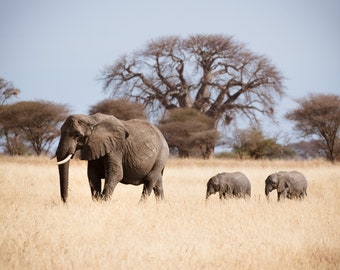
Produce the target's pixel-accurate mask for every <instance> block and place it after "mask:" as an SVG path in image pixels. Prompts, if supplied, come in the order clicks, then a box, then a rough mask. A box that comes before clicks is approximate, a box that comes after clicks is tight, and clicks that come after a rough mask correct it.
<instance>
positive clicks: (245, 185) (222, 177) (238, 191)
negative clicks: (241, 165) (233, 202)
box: [206, 172, 251, 199]
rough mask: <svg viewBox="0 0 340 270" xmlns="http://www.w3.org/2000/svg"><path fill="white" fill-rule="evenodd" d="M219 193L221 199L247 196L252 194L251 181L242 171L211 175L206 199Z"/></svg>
mask: <svg viewBox="0 0 340 270" xmlns="http://www.w3.org/2000/svg"><path fill="white" fill-rule="evenodd" d="M216 192H218V193H219V195H220V199H223V198H224V199H226V198H227V196H228V197H247V196H250V194H251V185H250V181H249V179H248V178H247V176H245V175H244V174H243V173H241V172H233V173H227V172H224V173H219V174H217V175H215V176H213V177H211V178H210V179H209V181H208V183H207V193H206V199H208V198H209V196H210V195H212V194H215V193H216Z"/></svg>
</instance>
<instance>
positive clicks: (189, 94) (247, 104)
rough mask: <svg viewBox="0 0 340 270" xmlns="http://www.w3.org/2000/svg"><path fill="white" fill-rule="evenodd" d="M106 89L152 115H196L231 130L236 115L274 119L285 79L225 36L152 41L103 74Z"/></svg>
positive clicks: (271, 66) (105, 70) (195, 36)
mask: <svg viewBox="0 0 340 270" xmlns="http://www.w3.org/2000/svg"><path fill="white" fill-rule="evenodd" d="M102 75H103V76H102V78H103V80H104V88H105V89H106V90H107V91H108V90H110V91H111V94H112V96H115V97H117V96H123V97H127V98H129V99H131V100H134V101H138V102H141V103H143V104H145V105H146V106H147V107H148V109H149V110H159V109H161V111H163V112H164V110H171V109H174V108H187V109H196V110H198V111H199V112H201V113H203V114H205V115H206V116H208V117H209V118H210V119H212V120H213V124H214V127H215V128H216V127H217V125H218V123H219V122H220V121H221V120H223V121H224V123H225V124H229V123H230V122H231V121H232V120H233V119H234V117H235V115H236V114H239V113H241V114H243V115H246V116H247V117H249V119H257V115H258V114H264V115H267V116H271V115H272V114H273V113H274V109H275V98H276V97H281V96H282V95H283V94H284V91H283V76H282V75H281V73H280V72H279V71H278V69H277V68H276V67H275V66H274V65H273V64H272V63H271V61H270V60H269V59H268V58H267V57H265V56H263V55H259V54H256V53H254V52H251V51H250V50H249V49H247V48H246V46H245V45H244V44H242V43H240V42H237V41H236V40H235V39H234V38H233V37H230V36H225V35H193V36H189V37H188V38H184V39H182V38H180V37H178V36H169V37H163V38H159V39H156V40H152V41H150V42H149V43H147V44H146V46H145V47H144V48H142V49H140V50H137V51H135V52H134V53H132V54H130V55H123V56H121V57H120V58H119V59H118V60H117V61H116V62H115V63H114V64H113V65H111V66H108V67H106V68H105V69H104V71H103V74H102Z"/></svg>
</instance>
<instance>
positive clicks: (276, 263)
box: [0, 157, 340, 269]
mask: <svg viewBox="0 0 340 270" xmlns="http://www.w3.org/2000/svg"><path fill="white" fill-rule="evenodd" d="M293 169H294V170H299V171H301V172H302V173H304V174H305V175H306V177H307V179H308V181H309V187H308V191H307V192H308V198H307V199H305V200H303V201H290V200H286V201H284V202H282V203H281V202H280V203H278V202H277V201H276V194H274V193H271V196H270V201H267V200H266V199H265V196H264V180H265V178H266V176H267V175H268V174H270V173H272V172H275V171H278V170H293ZM223 171H242V172H244V173H245V174H246V175H247V176H248V177H249V179H250V181H251V183H252V197H251V198H250V199H249V200H243V199H236V200H227V201H220V200H219V198H218V195H215V196H211V198H210V199H209V200H208V201H207V202H206V201H205V191H206V190H205V189H206V182H207V181H208V179H209V178H210V177H211V176H213V175H215V174H216V173H219V172H223ZM164 190H165V197H166V199H165V201H164V202H161V203H156V201H155V199H154V195H153V194H152V196H151V197H150V198H149V199H148V200H147V201H146V202H145V203H142V204H139V203H138V201H139V198H140V195H141V192H142V186H138V187H135V186H126V185H121V184H120V185H118V186H117V188H116V190H115V191H114V194H113V198H112V200H111V201H109V202H105V203H95V202H92V200H91V196H90V190H89V187H88V180H87V177H86V162H81V161H72V162H71V166H70V193H69V194H70V196H69V201H68V204H67V205H63V204H62V202H61V200H60V195H59V180H58V170H57V166H56V165H55V161H50V160H48V159H44V158H6V157H0V200H1V203H0V220H1V223H0V269H94V268H97V269H273V268H277V269H339V267H340V229H339V228H340V227H339V224H340V208H339V203H340V167H339V164H336V165H332V164H330V163H327V162H325V161H322V160H317V161H247V160H246V161H236V160H208V161H205V160H194V159H188V160H178V159H171V160H170V161H169V162H168V165H167V167H166V170H165V175H164Z"/></svg>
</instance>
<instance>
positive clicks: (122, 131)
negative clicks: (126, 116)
mask: <svg viewBox="0 0 340 270" xmlns="http://www.w3.org/2000/svg"><path fill="white" fill-rule="evenodd" d="M128 136H129V133H128V131H127V130H126V128H125V126H124V125H123V124H122V123H121V122H120V121H119V120H118V119H115V121H112V120H111V119H107V120H105V121H102V122H100V123H98V124H97V125H95V126H94V128H93V131H92V134H91V135H90V136H89V137H88V139H87V141H86V142H85V145H84V147H83V149H82V151H81V159H85V160H94V159H98V158H101V157H103V156H105V155H106V154H108V153H111V152H113V151H117V152H119V151H122V147H123V145H124V144H125V140H126V138H127V137H128Z"/></svg>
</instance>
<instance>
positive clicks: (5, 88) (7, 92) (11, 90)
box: [0, 78, 20, 106]
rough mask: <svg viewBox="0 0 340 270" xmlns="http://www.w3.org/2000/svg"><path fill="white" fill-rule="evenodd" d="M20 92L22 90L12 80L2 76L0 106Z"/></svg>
mask: <svg viewBox="0 0 340 270" xmlns="http://www.w3.org/2000/svg"><path fill="white" fill-rule="evenodd" d="M19 94H20V90H19V89H17V88H15V87H14V86H13V84H12V83H11V82H8V81H6V80H5V79H3V78H0V106H2V105H4V104H5V102H6V101H7V100H8V99H10V98H11V97H13V96H17V95H19Z"/></svg>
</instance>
